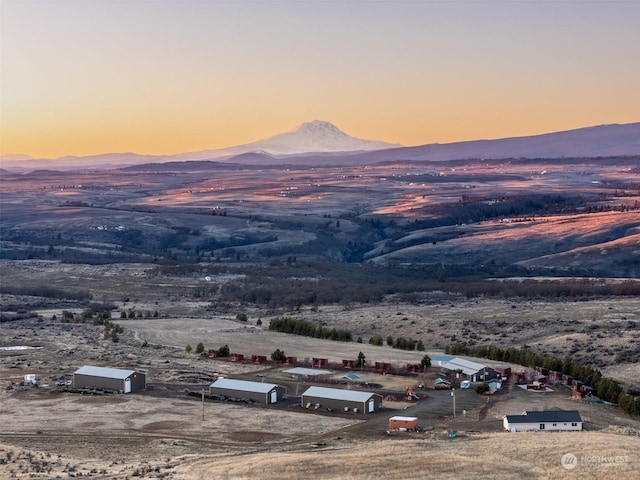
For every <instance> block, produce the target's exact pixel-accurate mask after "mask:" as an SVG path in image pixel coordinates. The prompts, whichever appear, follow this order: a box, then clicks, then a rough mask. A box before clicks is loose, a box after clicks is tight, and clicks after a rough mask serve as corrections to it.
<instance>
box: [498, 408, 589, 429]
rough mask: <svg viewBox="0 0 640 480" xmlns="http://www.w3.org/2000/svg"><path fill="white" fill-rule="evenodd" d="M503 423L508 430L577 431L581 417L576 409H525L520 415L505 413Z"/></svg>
mask: <svg viewBox="0 0 640 480" xmlns="http://www.w3.org/2000/svg"><path fill="white" fill-rule="evenodd" d="M503 425H504V429H505V430H507V431H509V432H527V431H528V432H532V431H533V432H547V431H551V432H559V431H579V430H582V417H580V412H578V411H577V410H560V409H553V410H543V411H536V412H533V411H532V412H529V411H525V412H523V413H522V414H521V415H505V416H504V418H503Z"/></svg>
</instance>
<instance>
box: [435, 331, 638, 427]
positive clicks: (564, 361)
mask: <svg viewBox="0 0 640 480" xmlns="http://www.w3.org/2000/svg"><path fill="white" fill-rule="evenodd" d="M445 353H447V354H449V355H470V356H474V357H481V358H488V359H490V360H496V361H499V362H509V363H517V364H519V365H524V366H527V367H543V368H547V369H549V370H553V371H556V372H561V373H563V374H565V375H570V376H571V377H573V378H576V379H579V380H581V381H582V382H584V383H585V384H586V385H589V386H591V387H593V388H594V389H595V395H596V396H597V397H598V398H600V399H601V400H604V401H606V402H611V403H615V404H617V405H618V407H619V408H620V409H621V410H623V411H624V412H625V413H628V414H629V415H634V416H640V396H634V395H632V394H628V393H626V392H625V391H624V389H623V388H622V386H621V385H620V384H619V383H618V382H616V381H615V380H613V379H611V378H609V377H605V376H603V375H602V372H600V370H598V369H597V368H594V367H592V366H590V365H583V364H581V363H579V362H577V361H575V360H573V359H571V358H569V357H564V358H559V357H554V356H551V355H543V354H541V353H537V352H534V351H532V350H530V349H528V348H516V347H510V348H500V347H496V346H481V345H475V346H470V345H466V344H463V343H460V342H457V343H455V344H453V345H449V346H447V347H446V348H445Z"/></svg>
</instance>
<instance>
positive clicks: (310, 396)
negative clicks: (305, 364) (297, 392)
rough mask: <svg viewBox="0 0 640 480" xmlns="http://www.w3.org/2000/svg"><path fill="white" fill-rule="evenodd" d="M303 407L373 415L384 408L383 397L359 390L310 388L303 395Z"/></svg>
mask: <svg viewBox="0 0 640 480" xmlns="http://www.w3.org/2000/svg"><path fill="white" fill-rule="evenodd" d="M302 406H303V407H306V408H311V407H313V408H315V409H319V408H322V409H325V410H340V411H345V412H353V413H373V412H375V411H376V410H379V409H381V408H382V395H378V394H377V393H372V392H363V391H359V390H343V389H340V388H326V387H309V388H308V389H307V390H306V391H305V392H304V393H303V394H302Z"/></svg>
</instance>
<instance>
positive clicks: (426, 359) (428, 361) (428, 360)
mask: <svg viewBox="0 0 640 480" xmlns="http://www.w3.org/2000/svg"><path fill="white" fill-rule="evenodd" d="M418 350H419V349H418ZM420 365H422V368H429V367H430V366H431V357H430V356H429V355H425V356H424V357H422V360H420Z"/></svg>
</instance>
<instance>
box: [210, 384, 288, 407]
mask: <svg viewBox="0 0 640 480" xmlns="http://www.w3.org/2000/svg"><path fill="white" fill-rule="evenodd" d="M209 391H210V392H211V394H212V395H221V396H224V397H233V398H246V399H248V400H253V401H254V402H256V403H264V404H271V403H276V402H278V401H280V400H282V399H283V398H284V397H285V395H286V389H285V388H284V387H282V386H280V385H276V384H275V383H261V382H250V381H247V380H234V379H232V378H219V379H218V380H216V381H215V382H213V383H212V384H211V386H210V387H209Z"/></svg>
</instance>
